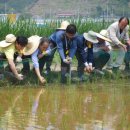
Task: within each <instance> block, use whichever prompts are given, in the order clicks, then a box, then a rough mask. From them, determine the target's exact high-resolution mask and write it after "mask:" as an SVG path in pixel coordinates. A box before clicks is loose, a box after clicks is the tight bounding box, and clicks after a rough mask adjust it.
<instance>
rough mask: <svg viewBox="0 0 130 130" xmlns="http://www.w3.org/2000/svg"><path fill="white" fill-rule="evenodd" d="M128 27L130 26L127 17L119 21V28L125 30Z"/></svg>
mask: <svg viewBox="0 0 130 130" xmlns="http://www.w3.org/2000/svg"><path fill="white" fill-rule="evenodd" d="M127 25H129V19H128V18H127V17H121V18H120V19H119V28H120V29H121V30H123V29H124V28H125V27H126V26H127Z"/></svg>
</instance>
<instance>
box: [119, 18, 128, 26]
mask: <svg viewBox="0 0 130 130" xmlns="http://www.w3.org/2000/svg"><path fill="white" fill-rule="evenodd" d="M123 19H126V20H127V23H128V25H129V19H128V17H121V18H120V19H119V23H120V22H121V21H122V20H123Z"/></svg>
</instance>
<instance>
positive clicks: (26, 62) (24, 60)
mask: <svg viewBox="0 0 130 130" xmlns="http://www.w3.org/2000/svg"><path fill="white" fill-rule="evenodd" d="M29 58H31V56H24V55H23V56H22V63H23V69H22V71H23V72H29V71H30V64H29Z"/></svg>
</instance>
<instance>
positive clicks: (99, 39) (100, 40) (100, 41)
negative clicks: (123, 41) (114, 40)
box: [97, 37, 105, 43]
mask: <svg viewBox="0 0 130 130" xmlns="http://www.w3.org/2000/svg"><path fill="white" fill-rule="evenodd" d="M97 40H98V41H99V43H103V42H105V40H103V39H101V38H98V37H97Z"/></svg>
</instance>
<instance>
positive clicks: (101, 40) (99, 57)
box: [93, 30, 112, 75]
mask: <svg viewBox="0 0 130 130" xmlns="http://www.w3.org/2000/svg"><path fill="white" fill-rule="evenodd" d="M96 36H97V39H98V43H97V44H94V46H93V52H94V67H95V71H96V72H97V73H99V74H101V75H104V73H103V72H102V69H103V67H104V66H105V65H106V63H107V62H108V60H109V59H110V54H109V52H110V50H111V49H112V48H111V45H110V43H111V42H112V41H111V40H110V39H109V38H107V30H101V32H100V33H96Z"/></svg>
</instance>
